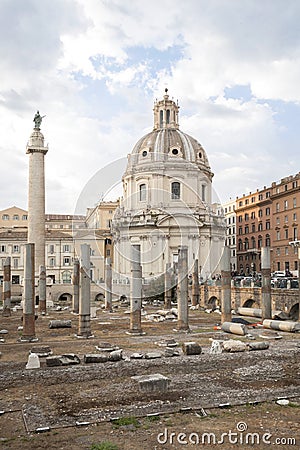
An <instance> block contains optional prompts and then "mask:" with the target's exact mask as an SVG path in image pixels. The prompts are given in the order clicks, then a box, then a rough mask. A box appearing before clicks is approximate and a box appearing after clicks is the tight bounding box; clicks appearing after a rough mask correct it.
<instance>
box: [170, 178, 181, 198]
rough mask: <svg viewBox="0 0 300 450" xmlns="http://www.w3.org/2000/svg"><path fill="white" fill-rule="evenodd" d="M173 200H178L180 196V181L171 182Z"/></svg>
mask: <svg viewBox="0 0 300 450" xmlns="http://www.w3.org/2000/svg"><path fill="white" fill-rule="evenodd" d="M171 192H172V200H178V199H179V198H180V183H178V182H177V181H174V183H172V184H171Z"/></svg>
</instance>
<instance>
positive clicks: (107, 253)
mask: <svg viewBox="0 0 300 450" xmlns="http://www.w3.org/2000/svg"><path fill="white" fill-rule="evenodd" d="M106 256H110V249H109V248H108V249H107V250H106Z"/></svg>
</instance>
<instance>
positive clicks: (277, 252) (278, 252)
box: [276, 247, 280, 256]
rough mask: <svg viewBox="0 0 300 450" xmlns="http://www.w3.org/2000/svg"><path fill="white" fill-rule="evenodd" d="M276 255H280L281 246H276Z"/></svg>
mask: <svg viewBox="0 0 300 450" xmlns="http://www.w3.org/2000/svg"><path fill="white" fill-rule="evenodd" d="M276 255H277V256H280V248H279V247H277V248H276Z"/></svg>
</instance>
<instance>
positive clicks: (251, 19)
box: [0, 0, 300, 212]
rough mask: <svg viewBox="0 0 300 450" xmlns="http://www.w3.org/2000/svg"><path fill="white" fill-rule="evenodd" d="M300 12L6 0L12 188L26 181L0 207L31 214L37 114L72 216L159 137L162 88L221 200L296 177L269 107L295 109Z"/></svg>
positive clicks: (58, 205)
mask: <svg viewBox="0 0 300 450" xmlns="http://www.w3.org/2000/svg"><path fill="white" fill-rule="evenodd" d="M153 11H155V17H153ZM299 13H300V4H299V2H295V1H289V2H286V1H285V0H272V1H271V0H265V1H264V2H261V1H260V0H243V2H241V1H240V0H232V1H231V2H228V1H227V0H211V1H210V2H207V1H206V0H205V1H204V0H186V1H185V2H182V1H181V0H159V1H158V0H153V1H152V2H148V1H146V0H132V1H130V2H124V1H123V0H110V1H106V0H77V1H76V0H51V1H50V0H43V2H41V1H38V0H27V1H26V2H23V1H20V0H2V2H1V3H0V73H1V87H0V134H1V145H0V146H1V154H2V162H1V167H2V168H3V170H4V176H3V177H2V180H1V186H0V189H2V194H3V193H4V192H5V190H6V189H7V186H11V173H14V174H16V179H15V181H14V185H13V188H11V189H9V195H6V196H5V195H2V196H1V198H2V205H1V206H0V207H3V208H4V207H7V206H10V204H11V203H18V201H20V203H22V202H23V204H22V205H20V206H23V207H24V206H26V205H24V201H26V190H27V163H28V161H27V156H26V154H25V147H26V142H27V140H28V137H29V135H30V132H31V129H32V125H33V123H32V119H33V115H34V112H35V110H36V109H39V110H40V111H41V113H42V114H46V118H45V120H44V122H43V125H42V131H43V132H44V134H45V138H46V141H47V142H49V146H50V149H49V153H48V154H47V156H46V173H47V204H48V211H49V212H71V210H72V208H73V207H74V204H75V202H76V198H77V196H78V195H79V193H80V191H81V190H82V189H83V186H84V185H85V184H86V183H87V182H88V180H89V178H90V177H92V176H93V174H94V173H95V172H96V171H97V170H98V169H99V168H101V167H105V165H106V164H107V163H108V162H110V161H113V160H114V159H116V158H120V157H123V156H126V155H127V153H129V152H130V151H131V150H132V148H133V145H134V143H135V141H136V140H137V139H138V138H139V137H140V136H141V135H143V134H145V133H146V132H147V131H149V130H150V129H151V127H152V101H153V98H154V97H161V95H162V92H163V89H164V87H165V85H166V84H167V85H168V87H169V93H170V95H171V96H172V95H174V96H176V98H177V97H178V98H179V102H180V106H181V110H180V111H181V115H180V124H181V128H182V130H183V131H185V132H188V133H189V134H191V135H193V136H195V137H196V138H197V139H198V140H199V141H200V142H201V143H202V144H203V146H204V148H205V149H206V151H207V154H208V158H209V161H210V163H211V166H212V170H213V171H214V172H215V185H216V189H218V190H220V191H221V192H222V195H223V194H224V195H234V194H235V193H241V192H244V191H245V190H246V189H248V187H249V186H250V188H251V189H255V187H259V186H261V185H264V184H267V183H268V182H271V181H272V180H274V179H277V178H280V177H281V176H284V175H286V174H287V172H288V173H290V172H291V170H292V172H294V171H295V172H297V170H298V167H299V156H298V153H296V152H294V153H292V149H288V150H287V151H289V152H290V154H289V157H286V158H285V159H284V160H283V161H282V159H281V160H280V156H281V155H282V148H281V147H280V146H281V145H282V134H283V133H282V130H284V135H285V137H286V139H288V138H289V131H290V130H289V126H290V125H287V123H284V122H282V121H281V120H280V117H279V115H277V116H276V111H275V110H276V109H278V107H277V108H276V105H274V102H273V103H271V102H270V101H269V100H281V101H289V102H293V103H294V104H295V105H296V106H297V105H298V104H299V101H300V88H299V86H298V80H299V75H300V44H299V42H300V39H299V38H300V36H299V35H300V31H299V26H298V18H299ZM176 45H179V46H180V49H181V50H180V51H181V53H180V54H179V53H178V54H177V55H176V54H175V55H174V54H172V52H171V51H170V49H172V48H173V49H174V48H175V47H174V46H176ZM149 49H154V50H156V51H157V52H159V51H161V52H162V51H164V53H163V52H162V53H161V57H160V60H159V61H158V59H157V60H155V61H154V63H153V61H151V63H150V60H149V59H148V57H147V52H148V50H149ZM135 50H136V51H135ZM143 50H144V51H143ZM139 55H140V56H139ZM157 58H158V57H157ZM168 58H170V59H168ZM155 64H156V65H155ZM170 68H171V69H170ZM235 85H244V86H246V85H247V86H249V91H251V93H252V96H253V98H252V99H246V100H245V99H241V100H236V99H230V98H229V99H228V98H226V97H225V96H224V90H225V88H226V87H234V86H235ZM261 100H263V102H262V101H261ZM293 132H294V135H295V134H296V133H299V131H295V130H293ZM279 135H280V136H281V140H280V139H279ZM294 139H295V138H294ZM279 160H280V163H278V161H279ZM291 161H293V164H292V162H291ZM293 168H294V170H293ZM13 190H16V193H15V194H14V195H12V192H13ZM99 190H100V187H99ZM14 196H15V197H14ZM13 198H16V199H17V200H15V201H12V200H13ZM18 199H19V200H18ZM7 202H9V203H7ZM87 206H90V205H87Z"/></svg>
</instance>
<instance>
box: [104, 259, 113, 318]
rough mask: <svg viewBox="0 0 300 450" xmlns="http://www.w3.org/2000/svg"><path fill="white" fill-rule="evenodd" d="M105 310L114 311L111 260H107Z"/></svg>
mask: <svg viewBox="0 0 300 450" xmlns="http://www.w3.org/2000/svg"><path fill="white" fill-rule="evenodd" d="M105 309H106V311H110V312H111V311H112V269H111V259H110V258H106V260H105Z"/></svg>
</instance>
